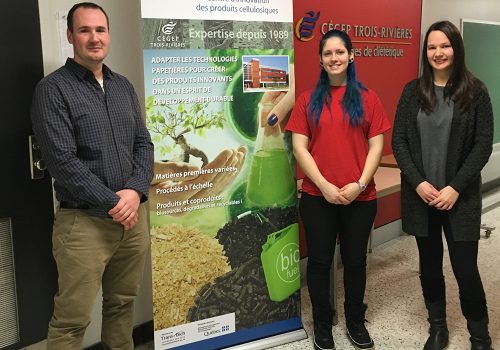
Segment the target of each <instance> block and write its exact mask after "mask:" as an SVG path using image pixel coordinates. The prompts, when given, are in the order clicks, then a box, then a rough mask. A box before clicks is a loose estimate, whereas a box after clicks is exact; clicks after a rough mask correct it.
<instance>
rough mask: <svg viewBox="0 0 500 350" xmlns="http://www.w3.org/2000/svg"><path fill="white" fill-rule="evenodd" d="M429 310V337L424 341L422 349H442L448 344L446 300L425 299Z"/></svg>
mask: <svg viewBox="0 0 500 350" xmlns="http://www.w3.org/2000/svg"><path fill="white" fill-rule="evenodd" d="M425 307H426V308H427V311H428V312H429V318H428V319H427V320H428V321H429V324H430V327H429V338H428V339H427V341H426V342H425V345H424V350H442V349H445V348H446V347H447V346H448V327H447V325H446V301H445V300H444V299H443V300H439V301H435V302H432V303H430V302H427V301H425Z"/></svg>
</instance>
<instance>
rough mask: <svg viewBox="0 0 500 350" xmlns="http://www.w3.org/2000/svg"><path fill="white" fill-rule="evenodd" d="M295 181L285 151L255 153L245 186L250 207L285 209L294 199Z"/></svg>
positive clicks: (263, 150)
mask: <svg viewBox="0 0 500 350" xmlns="http://www.w3.org/2000/svg"><path fill="white" fill-rule="evenodd" d="M295 191H296V188H295V180H294V177H293V175H292V170H291V167H290V161H289V160H288V155H287V152H286V151H285V149H262V150H259V151H257V152H256V153H255V155H254V156H253V160H252V167H251V169H250V176H249V179H248V185H247V193H246V195H247V199H248V201H249V204H250V206H252V207H253V206H257V207H285V206H289V205H292V204H293V203H294V201H295V197H296V193H295Z"/></svg>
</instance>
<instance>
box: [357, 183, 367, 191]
mask: <svg viewBox="0 0 500 350" xmlns="http://www.w3.org/2000/svg"><path fill="white" fill-rule="evenodd" d="M356 183H357V184H358V186H359V192H363V191H364V190H366V185H365V184H364V183H361V182H359V181H356Z"/></svg>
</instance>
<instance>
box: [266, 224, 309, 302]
mask: <svg viewBox="0 0 500 350" xmlns="http://www.w3.org/2000/svg"><path fill="white" fill-rule="evenodd" d="M260 259H261V261H262V268H263V269H264V276H265V277H266V284H267V291H268V292H269V297H270V299H271V300H272V301H283V300H285V299H286V298H288V297H289V296H290V295H292V294H293V293H294V292H295V291H297V290H298V289H299V288H300V267H299V263H300V253H299V225H298V224H292V225H290V226H288V227H285V228H284V229H282V230H280V231H277V232H273V233H271V234H270V235H268V236H267V242H266V243H265V244H264V245H263V246H262V253H261V254H260Z"/></svg>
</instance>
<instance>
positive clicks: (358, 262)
mask: <svg viewBox="0 0 500 350" xmlns="http://www.w3.org/2000/svg"><path fill="white" fill-rule="evenodd" d="M376 212H377V201H376V200H372V201H365V202H362V201H359V202H356V201H355V202H352V203H351V204H349V205H337V204H331V203H329V202H328V201H326V200H325V198H324V197H320V196H311V195H308V194H306V193H303V194H302V198H301V200H300V215H301V218H302V221H303V223H304V228H305V231H306V240H307V252H308V262H307V285H308V288H309V295H310V297H311V304H312V308H313V318H314V320H316V321H329V322H331V320H332V317H333V310H332V307H331V305H330V268H331V266H332V261H333V255H334V252H335V245H336V242H337V236H339V237H340V254H341V256H342V263H343V265H344V290H345V303H344V311H345V314H346V320H347V322H348V323H349V322H351V321H354V322H356V321H361V318H363V319H364V312H365V305H364V303H363V299H364V295H365V286H366V248H367V244H368V238H369V235H370V231H371V228H372V225H373V221H374V219H375V214H376Z"/></svg>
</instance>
